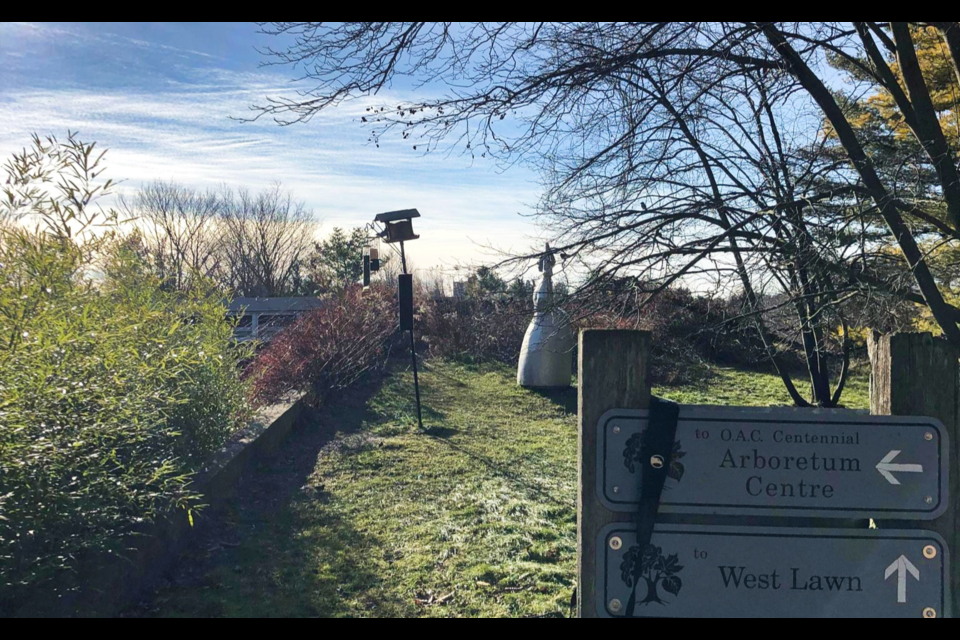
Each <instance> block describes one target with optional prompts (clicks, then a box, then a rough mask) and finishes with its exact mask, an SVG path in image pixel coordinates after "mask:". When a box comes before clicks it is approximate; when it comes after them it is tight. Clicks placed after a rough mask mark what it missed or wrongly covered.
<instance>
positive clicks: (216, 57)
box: [0, 23, 539, 269]
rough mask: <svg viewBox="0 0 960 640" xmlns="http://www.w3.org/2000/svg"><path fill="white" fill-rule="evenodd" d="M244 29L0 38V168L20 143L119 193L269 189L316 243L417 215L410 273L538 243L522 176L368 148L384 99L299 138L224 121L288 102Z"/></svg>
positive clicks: (137, 28)
mask: <svg viewBox="0 0 960 640" xmlns="http://www.w3.org/2000/svg"><path fill="white" fill-rule="evenodd" d="M268 42H270V38H269V37H267V36H263V35H260V34H258V33H257V27H256V25H254V24H252V23H189V24H186V23H82V24H81V23H0V157H2V158H6V157H7V156H9V154H10V153H11V152H12V151H14V150H17V149H20V148H21V147H23V146H24V145H26V144H27V143H29V139H30V134H31V133H33V132H37V133H39V134H41V135H46V134H57V135H61V136H62V135H65V134H66V132H67V130H73V131H78V132H79V133H80V137H81V138H82V139H84V140H88V141H91V140H95V141H97V142H98V143H99V144H100V145H102V146H104V147H106V148H108V149H109V150H110V151H109V154H108V166H109V169H110V171H109V174H110V177H112V178H114V179H115V180H122V181H124V182H123V183H122V186H121V189H124V190H133V189H135V188H136V187H137V186H138V185H139V184H141V183H143V182H145V181H150V180H154V179H163V180H171V179H172V180H176V181H179V182H183V183H186V184H191V185H195V186H197V187H217V186H219V185H221V184H228V185H233V186H246V187H249V188H252V189H258V188H261V187H265V186H268V185H270V184H271V183H273V182H276V181H281V182H282V183H283V184H284V185H285V186H286V187H287V188H289V189H290V190H291V191H293V193H294V194H295V195H296V196H297V197H298V198H299V199H301V200H304V201H305V202H306V203H307V204H308V205H309V206H310V207H311V208H312V209H313V210H314V212H315V213H316V215H317V217H318V218H319V219H320V221H321V223H322V226H321V229H320V233H321V234H323V233H325V232H329V230H330V229H332V228H333V227H334V226H347V227H349V226H359V225H361V224H365V223H366V222H368V221H369V220H370V219H372V217H373V215H374V214H375V213H378V212H381V211H387V210H392V209H402V208H408V207H417V208H419V209H420V211H421V213H422V214H423V216H424V217H423V219H422V220H421V221H418V224H417V226H416V230H417V232H418V233H420V234H421V236H422V239H421V240H419V241H418V242H417V243H416V245H413V246H411V248H410V249H411V254H412V256H413V260H414V262H415V264H416V266H417V267H418V268H421V269H426V268H432V267H435V266H440V267H445V268H450V267H452V266H454V265H456V264H459V263H471V262H482V261H484V260H489V259H490V257H489V256H490V254H489V252H488V251H486V250H485V249H484V248H483V247H484V246H486V245H495V246H498V247H501V248H502V249H504V250H511V249H513V250H517V251H519V250H527V249H528V248H529V247H531V246H534V245H536V244H538V241H537V240H536V239H535V237H536V235H537V230H536V228H535V227H534V225H533V224H532V222H531V221H530V220H529V219H528V218H524V217H522V216H520V215H519V214H520V213H526V214H529V213H530V205H532V204H534V203H535V202H536V200H537V198H538V195H539V187H538V185H537V183H536V176H535V175H534V174H532V173H531V172H529V171H527V170H525V169H523V168H522V167H516V168H511V169H509V170H507V171H499V170H498V169H497V167H495V166H493V165H492V164H489V163H484V162H483V161H479V162H478V161H471V159H470V158H467V157H463V156H460V155H444V154H442V153H434V154H432V155H431V156H423V155H422V154H420V153H418V152H416V151H413V149H412V148H411V145H409V144H407V142H405V141H401V140H398V139H397V138H398V137H399V136H397V137H391V138H390V139H385V140H383V141H381V145H380V148H379V149H378V148H376V147H375V146H372V145H369V144H367V142H366V140H367V134H368V133H369V132H368V131H366V129H363V128H361V124H360V123H359V118H360V115H361V114H362V113H364V110H365V109H366V107H367V106H368V105H370V104H380V103H381V102H385V103H396V102H397V101H398V100H399V101H402V100H403V99H404V98H406V97H409V96H410V94H409V93H408V92H407V91H405V90H404V89H402V88H399V89H398V88H392V89H391V90H390V91H389V92H388V93H386V94H381V95H380V96H379V97H375V98H370V99H363V100H356V101H352V102H349V103H347V104H344V105H343V106H341V107H339V108H338V109H336V110H334V111H331V112H328V113H324V114H321V115H320V116H318V117H316V118H314V119H313V120H312V121H311V122H309V123H307V124H299V125H293V126H289V127H280V126H277V125H275V124H273V123H272V122H270V121H266V120H264V121H261V122H257V123H243V122H238V121H236V120H234V119H231V117H234V118H236V117H244V116H247V115H249V114H250V112H249V107H250V105H252V104H255V103H258V102H262V101H263V98H264V97H265V96H268V95H274V96H275V95H280V94H286V93H289V92H290V91H292V90H293V89H294V86H292V85H291V82H290V81H291V79H292V78H293V74H292V72H291V71H290V70H286V69H279V68H261V67H260V65H259V63H260V56H259V54H257V52H256V51H255V49H254V47H255V46H256V45H258V44H259V45H263V44H266V43H268Z"/></svg>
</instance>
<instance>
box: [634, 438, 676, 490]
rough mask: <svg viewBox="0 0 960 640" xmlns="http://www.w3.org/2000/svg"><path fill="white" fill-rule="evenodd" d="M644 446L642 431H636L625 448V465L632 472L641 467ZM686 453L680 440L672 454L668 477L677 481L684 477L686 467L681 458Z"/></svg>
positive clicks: (674, 446)
mask: <svg viewBox="0 0 960 640" xmlns="http://www.w3.org/2000/svg"><path fill="white" fill-rule="evenodd" d="M642 446H643V434H642V433H635V434H633V435H632V436H630V438H629V439H628V440H627V446H626V448H625V449H624V450H623V465H624V466H625V467H626V468H627V470H628V471H630V473H636V472H637V469H639V468H640V465H641V461H640V449H641V448H642ZM686 455H687V452H686V451H684V450H683V449H682V448H681V445H680V442H679V441H678V442H675V443H674V445H673V454H672V455H671V456H670V469H669V470H668V472H667V477H669V478H673V479H674V480H676V481H677V482H680V480H682V479H683V473H684V468H683V464H682V463H681V462H680V460H681V459H683V457H684V456H686Z"/></svg>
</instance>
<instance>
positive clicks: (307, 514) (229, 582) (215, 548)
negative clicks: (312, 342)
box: [126, 380, 401, 617]
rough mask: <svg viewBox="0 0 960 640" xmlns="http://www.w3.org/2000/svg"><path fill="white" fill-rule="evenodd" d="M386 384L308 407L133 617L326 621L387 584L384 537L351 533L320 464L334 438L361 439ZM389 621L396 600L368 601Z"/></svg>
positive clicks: (214, 512)
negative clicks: (381, 564)
mask: <svg viewBox="0 0 960 640" xmlns="http://www.w3.org/2000/svg"><path fill="white" fill-rule="evenodd" d="M381 385H382V380H375V381H369V382H368V383H367V384H365V385H363V386H361V387H358V388H356V389H354V390H351V391H349V392H347V393H344V394H342V395H340V396H338V397H337V398H336V402H335V403H331V405H330V406H329V407H321V408H320V409H318V410H313V411H311V412H310V415H308V416H307V418H306V419H305V420H304V421H303V424H301V425H300V426H299V427H298V429H297V430H296V431H295V432H294V433H293V434H292V435H291V436H290V438H289V440H288V441H287V442H286V443H285V445H284V446H283V447H282V449H281V451H280V453H279V455H278V456H276V457H274V458H272V459H270V460H266V461H264V462H262V463H261V464H260V465H259V466H258V467H257V468H256V469H255V470H253V471H252V472H250V473H248V474H247V475H246V476H245V477H244V478H243V479H242V480H241V482H240V485H239V486H238V488H237V492H236V496H235V497H234V498H232V499H230V500H229V501H227V502H226V503H224V504H222V505H219V506H218V507H217V508H215V509H211V510H209V511H208V512H207V513H205V514H204V517H203V526H202V527H201V530H200V532H199V534H198V536H197V538H196V539H195V540H194V542H193V544H192V545H191V548H190V549H189V550H188V551H187V552H186V553H185V554H184V555H183V556H182V557H181V559H180V560H179V562H178V564H177V565H176V566H175V567H174V568H173V570H172V571H171V572H170V573H169V575H168V576H167V578H166V580H165V582H164V583H163V584H162V585H160V587H159V588H158V589H157V590H156V592H155V593H153V594H152V595H151V596H150V597H148V598H147V599H145V600H144V601H143V602H142V603H141V604H140V605H139V606H138V607H136V608H135V609H134V610H132V611H129V612H127V614H126V615H127V616H133V617H251V616H252V617H328V616H335V615H338V614H339V615H342V614H343V613H344V609H343V607H342V601H343V600H344V599H350V598H352V597H355V596H357V595H359V596H361V597H363V598H364V599H365V600H367V601H369V600H370V598H371V597H373V596H371V595H369V594H375V593H381V594H382V593H387V592H388V590H386V589H378V588H377V585H378V584H380V583H381V582H382V581H383V580H384V579H385V578H384V576H383V575H382V571H381V570H380V569H379V568H378V566H377V564H376V561H377V559H378V558H379V556H378V551H377V549H378V548H382V544H381V541H380V540H377V539H376V538H375V537H373V536H371V535H370V534H369V532H360V531H357V530H356V529H355V528H354V527H353V526H352V523H351V519H350V517H349V514H345V513H343V512H342V510H341V508H340V507H339V505H335V504H331V502H330V501H329V500H328V499H327V496H326V493H325V490H324V486H323V478H316V477H314V470H315V468H316V464H317V459H318V457H319V456H321V455H323V453H324V450H325V449H327V448H328V447H329V446H331V443H332V442H333V440H334V438H335V436H337V435H338V434H359V432H360V431H361V430H362V429H363V427H364V424H365V423H366V422H368V421H371V420H373V419H374V418H375V417H376V415H375V414H374V413H373V412H372V411H370V409H368V408H367V405H368V403H369V400H370V399H371V398H372V397H373V396H374V395H375V394H376V393H377V392H378V391H379V389H380V386H381ZM369 606H370V610H371V611H379V612H381V613H385V614H386V615H389V613H390V612H391V611H399V610H400V608H401V604H400V603H398V602H369Z"/></svg>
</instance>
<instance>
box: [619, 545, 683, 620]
mask: <svg viewBox="0 0 960 640" xmlns="http://www.w3.org/2000/svg"><path fill="white" fill-rule="evenodd" d="M681 571H683V566H682V565H681V564H680V558H679V556H677V555H676V554H673V555H670V556H664V555H663V550H662V549H661V548H660V547H657V546H654V545H652V544H651V545H647V547H646V549H644V550H643V553H641V552H640V546H639V545H637V546H634V547H631V548H630V549H629V550H627V552H626V553H624V554H623V561H622V562H621V563H620V576H621V578H622V579H623V582H624V584H626V585H627V587H629V588H630V589H631V592H630V599H629V600H627V607H626V611H627V612H628V614H632V612H633V611H634V609H635V608H636V607H637V606H638V605H643V606H646V605H649V604H654V603H656V604H661V605H665V604H667V603H666V602H664V601H663V599H662V598H661V597H660V589H663V592H664V593H668V594H670V595H673V596H676V595H679V594H680V590H681V589H682V588H683V580H681V579H680V576H678V575H677V574H678V573H680V572H681ZM640 585H646V588H647V592H646V595H645V597H644V598H643V600H642V601H640V602H637V597H638V587H639V586H640Z"/></svg>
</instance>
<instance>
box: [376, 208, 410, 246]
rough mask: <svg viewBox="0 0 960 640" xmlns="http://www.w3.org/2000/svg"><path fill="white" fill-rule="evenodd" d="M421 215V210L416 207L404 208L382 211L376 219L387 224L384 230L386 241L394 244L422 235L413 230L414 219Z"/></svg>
mask: <svg viewBox="0 0 960 640" xmlns="http://www.w3.org/2000/svg"><path fill="white" fill-rule="evenodd" d="M419 217H420V212H419V211H417V210H416V209H403V210H401V211H388V212H387V213H381V214H379V215H378V216H377V217H376V218H374V220H376V221H377V222H380V223H383V224H384V225H385V226H386V228H385V229H384V231H383V238H384V242H386V243H387V244H394V243H397V242H407V241H408V240H416V239H418V238H419V237H420V236H418V235H416V234H415V233H414V232H413V219H414V218H419Z"/></svg>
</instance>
